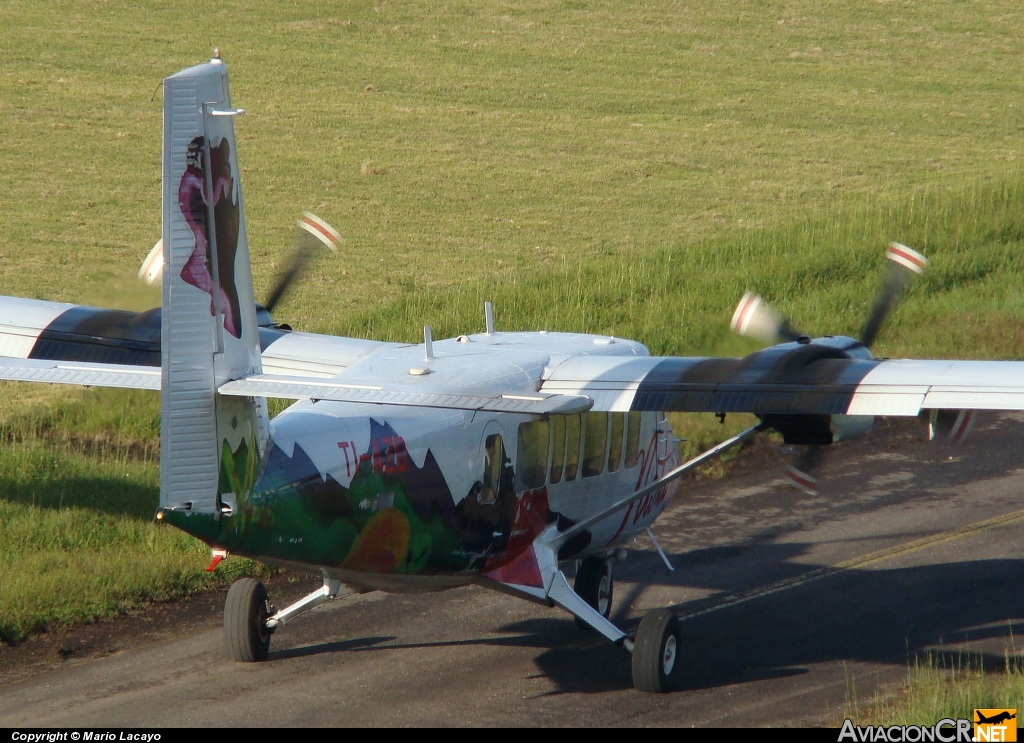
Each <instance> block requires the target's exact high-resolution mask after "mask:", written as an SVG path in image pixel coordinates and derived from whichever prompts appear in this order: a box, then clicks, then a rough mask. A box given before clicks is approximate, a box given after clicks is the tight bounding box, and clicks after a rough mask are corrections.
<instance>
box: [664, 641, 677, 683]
mask: <svg viewBox="0 0 1024 743" xmlns="http://www.w3.org/2000/svg"><path fill="white" fill-rule="evenodd" d="M675 667H676V636H675V635H669V636H668V640H666V641H665V649H664V650H663V651H662V653H661V670H662V672H663V673H664V674H665V675H666V676H671V675H672V669H673V668H675Z"/></svg>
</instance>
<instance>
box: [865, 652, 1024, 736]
mask: <svg viewBox="0 0 1024 743" xmlns="http://www.w3.org/2000/svg"><path fill="white" fill-rule="evenodd" d="M1000 665H1001V666H1002V668H985V665H984V662H983V660H982V659H977V658H972V657H971V656H970V655H968V654H956V655H948V654H943V653H937V652H933V653H929V654H927V655H925V656H923V657H917V658H915V659H914V661H913V663H912V664H911V665H910V666H909V668H908V669H907V681H906V684H905V685H904V687H903V688H902V689H901V690H900V691H899V692H898V693H897V694H895V695H893V696H889V697H886V698H876V699H874V700H872V701H871V702H868V703H867V704H864V705H861V704H860V703H859V702H858V701H857V700H856V698H855V695H854V698H853V699H851V700H850V701H849V702H848V704H847V712H846V714H847V715H848V716H849V717H850V719H852V720H853V722H854V724H855V725H862V726H867V725H882V726H885V727H888V726H889V725H926V726H928V725H934V724H935V723H936V722H938V721H939V720H941V719H944V718H947V717H948V718H951V719H954V720H956V719H966V720H973V719H974V710H975V709H1004V708H1016V709H1018V710H1024V671H1022V669H1021V659H1020V657H1019V656H1015V655H1012V654H1010V653H1009V652H1008V653H1007V654H1006V656H1005V658H1004V660H1003V663H1002V664H1000ZM1009 724H1011V725H1017V724H1018V721H1017V720H1012V721H1011V722H1010V723H1009Z"/></svg>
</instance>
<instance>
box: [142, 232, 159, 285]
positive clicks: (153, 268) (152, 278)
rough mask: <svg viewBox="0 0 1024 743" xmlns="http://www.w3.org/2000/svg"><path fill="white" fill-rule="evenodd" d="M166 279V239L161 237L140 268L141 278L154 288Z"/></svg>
mask: <svg viewBox="0 0 1024 743" xmlns="http://www.w3.org/2000/svg"><path fill="white" fill-rule="evenodd" d="M163 277H164V239H163V238H162V237H161V238H160V239H159V240H157V241H156V245H154V246H153V249H152V250H150V251H149V255H147V256H146V260H144V261H142V265H141V266H140V267H139V278H140V279H142V280H143V281H145V282H146V283H147V284H149V285H150V286H152V285H153V284H158V283H160V282H161V281H162V280H163Z"/></svg>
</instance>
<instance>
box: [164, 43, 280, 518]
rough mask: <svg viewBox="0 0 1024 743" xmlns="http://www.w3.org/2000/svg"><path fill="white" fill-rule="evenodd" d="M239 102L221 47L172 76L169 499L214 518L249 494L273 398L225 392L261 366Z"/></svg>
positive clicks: (175, 506)
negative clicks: (238, 138)
mask: <svg viewBox="0 0 1024 743" xmlns="http://www.w3.org/2000/svg"><path fill="white" fill-rule="evenodd" d="M240 113H244V112H243V111H240V110H236V109H234V108H232V106H231V96H230V93H229V91H228V76H227V68H226V65H225V64H224V62H223V61H222V60H221V59H220V58H219V55H218V56H215V58H214V59H212V60H211V61H210V62H209V63H207V64H202V65H197V66H195V67H190V68H189V69H187V70H183V71H182V72H179V73H177V74H176V75H172V76H171V77H168V78H167V79H166V80H164V137H163V236H162V242H163V247H164V249H163V254H164V267H163V313H162V328H161V337H162V344H161V346H162V347H161V359H162V372H163V373H162V384H161V390H162V421H161V431H160V435H161V449H160V504H161V507H162V508H163V509H165V510H167V511H169V512H172V513H186V514H213V515H214V518H215V519H219V517H220V515H221V514H229V513H232V512H233V511H234V510H235V509H236V508H237V505H236V502H237V501H238V500H239V499H241V498H243V497H245V495H246V494H247V493H248V491H249V489H250V488H251V486H252V483H253V481H254V480H255V477H256V475H257V474H258V473H259V463H260V460H261V455H262V452H263V451H264V450H265V445H266V441H267V436H268V431H269V419H268V416H267V406H266V401H265V400H264V399H263V398H230V397H223V396H220V395H218V394H217V392H216V391H217V389H218V388H219V387H220V386H221V385H222V384H224V383H225V382H228V381H231V380H234V379H238V378H240V377H243V376H246V375H248V374H258V373H260V372H261V371H262V367H261V360H260V346H259V335H258V330H257V325H256V311H255V299H254V297H253V289H252V272H251V269H250V265H249V246H248V241H247V240H246V230H245V214H244V210H243V208H242V191H241V183H240V180H239V168H238V157H237V147H236V145H235V133H234V119H235V117H236V116H237V115H238V114H240ZM190 531H191V529H190Z"/></svg>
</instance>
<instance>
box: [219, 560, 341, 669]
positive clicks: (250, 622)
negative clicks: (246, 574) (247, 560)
mask: <svg viewBox="0 0 1024 743" xmlns="http://www.w3.org/2000/svg"><path fill="white" fill-rule="evenodd" d="M342 588H347V586H345V585H344V584H343V583H342V582H341V581H338V580H334V579H333V578H327V577H324V584H323V586H321V587H320V588H318V589H317V590H315V591H313V593H311V594H309V595H308V596H305V597H303V598H301V599H299V600H298V601H296V602H295V603H294V604H292V605H291V606H288V607H285V608H284V609H281V611H274V608H273V607H272V606H271V605H270V601H268V600H267V589H266V586H264V585H263V584H262V583H260V582H259V581H258V580H253V579H252V578H242V579H241V580H236V581H235V582H234V583H232V584H231V589H230V590H229V591H228V600H227V601H226V602H225V603H224V649H225V650H227V653H228V657H229V658H231V660H237V661H239V662H241V663H253V662H255V661H261V660H266V658H267V652H268V651H269V650H270V636H271V635H272V634H274V630H275V629H277V628H278V627H279V626H281V625H282V624H284V623H285V622H287V621H289V620H292V619H294V618H295V617H297V616H299V614H305V613H306V612H307V611H309V610H310V609H315V608H316V607H318V606H320V605H321V604H324V603H327V602H328V601H333V600H334V599H336V598H338V597H339V596H348V595H349V594H350V593H352V590H351V589H348V590H346V591H345V592H344V593H342V590H341V589H342Z"/></svg>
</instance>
